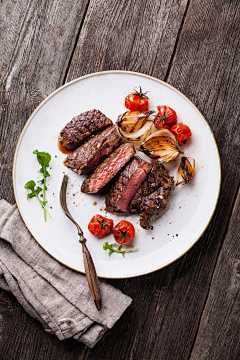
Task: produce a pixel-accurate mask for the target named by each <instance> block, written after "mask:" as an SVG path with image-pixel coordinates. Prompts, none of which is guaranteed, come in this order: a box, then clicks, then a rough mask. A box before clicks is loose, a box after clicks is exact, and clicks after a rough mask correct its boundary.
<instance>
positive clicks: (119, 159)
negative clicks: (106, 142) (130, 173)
mask: <svg viewBox="0 0 240 360" xmlns="http://www.w3.org/2000/svg"><path fill="white" fill-rule="evenodd" d="M134 154H135V149H134V145H133V144H132V143H127V144H123V145H121V146H119V147H118V148H117V149H115V150H114V151H113V152H112V153H111V155H109V156H108V157H107V158H106V159H105V160H104V161H103V162H102V163H101V164H100V165H98V167H97V168H96V169H95V171H94V172H93V173H92V174H91V175H90V176H89V177H88V178H87V179H85V180H84V182H83V184H82V188H81V190H82V192H84V193H93V194H95V193H97V192H98V191H99V190H100V189H101V188H103V187H104V186H105V185H106V184H107V183H108V182H109V181H110V180H111V179H112V178H113V177H114V176H115V175H116V174H117V173H118V172H119V170H120V169H121V168H122V167H123V166H124V165H125V164H126V163H127V162H128V161H129V160H130V159H131V157H132V156H133V155H134Z"/></svg>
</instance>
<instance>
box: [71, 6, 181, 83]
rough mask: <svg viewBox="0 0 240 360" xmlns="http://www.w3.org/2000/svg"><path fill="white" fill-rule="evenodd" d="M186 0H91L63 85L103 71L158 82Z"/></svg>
mask: <svg viewBox="0 0 240 360" xmlns="http://www.w3.org/2000/svg"><path fill="white" fill-rule="evenodd" d="M187 2H188V1H187V0H183V1H178V0H170V1H169V0H162V1H156V0H150V1H145V0H131V1H122V2H121V3H120V2H119V1H118V0H105V1H103V0H100V1H99V0H92V1H90V6H89V10H88V13H87V16H86V21H85V23H84V26H83V28H82V31H81V35H80V38H79V41H78V44H77V47H76V50H75V52H74V55H73V59H72V62H71V66H70V69H69V72H68V76H67V81H69V80H72V79H74V78H76V77H79V76H81V75H85V74H88V73H92V72H96V71H102V70H116V69H121V70H125V69H126V70H133V71H138V72H142V73H147V74H149V75H151V74H153V73H154V75H155V76H157V77H159V78H161V79H163V78H164V77H165V75H166V73H167V69H168V64H169V62H170V59H171V55H172V52H173V49H174V45H175V42H176V39H177V35H178V31H179V29H180V27H181V22H182V19H183V16H184V12H185V10H186V7H187Z"/></svg>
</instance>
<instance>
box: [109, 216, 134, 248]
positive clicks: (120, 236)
mask: <svg viewBox="0 0 240 360" xmlns="http://www.w3.org/2000/svg"><path fill="white" fill-rule="evenodd" d="M134 234H135V229H134V226H133V224H131V223H130V222H129V221H127V220H122V221H120V222H119V223H118V224H117V225H116V226H114V228H113V236H114V238H115V241H116V242H118V243H119V244H122V245H124V244H127V243H128V242H129V241H131V240H132V239H133V237H134Z"/></svg>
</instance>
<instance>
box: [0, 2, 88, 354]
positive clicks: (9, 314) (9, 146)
mask: <svg viewBox="0 0 240 360" xmlns="http://www.w3.org/2000/svg"><path fill="white" fill-rule="evenodd" d="M87 5H88V0H82V1H81V2H80V1H77V0H74V1H71V2H66V1H61V0H60V1H59V0H58V1H55V0H54V1H51V2H49V1H39V0H33V1H27V0H19V1H14V0H9V1H4V2H1V4H0V44H1V46H0V198H5V199H6V200H8V201H10V202H11V203H13V202H14V196H13V192H12V179H11V169H12V159H13V152H14V148H15V146H16V142H17V139H18V137H19V135H20V132H21V130H22V127H23V125H24V124H25V122H26V120H27V119H28V117H29V116H30V114H31V113H32V111H33V110H34V109H35V108H36V106H37V105H38V104H39V103H40V102H41V101H42V100H43V99H44V98H45V97H46V96H47V95H48V94H49V93H51V92H52V91H53V90H55V89H56V88H57V87H59V86H60V85H62V83H63V80H64V77H65V73H66V70H67V68H68V65H69V61H70V59H71V55H72V51H73V49H74V46H75V42H76V38H77V36H78V33H79V31H80V28H81V24H82V19H83V17H84V15H85V11H86V9H87ZM39 136H41V129H39ZM0 318H1V319H0V359H1V360H15V359H16V360H19V359H21V360H24V359H28V360H29V359H34V360H35V359H38V360H43V359H44V360H46V359H68V360H69V359H76V357H77V358H78V359H79V358H80V357H81V354H82V355H83V354H84V351H85V346H83V345H82V344H79V343H77V342H76V341H73V340H67V341H64V342H61V343H60V342H59V340H58V339H57V338H55V337H53V336H50V335H48V334H47V333H46V332H45V331H44V330H43V328H42V326H41V325H40V324H39V323H38V322H37V321H36V320H34V319H32V318H30V316H29V315H27V314H26V313H25V311H24V310H23V309H22V307H21V306H20V305H19V304H18V302H17V301H16V300H15V299H14V297H13V296H12V295H10V294H8V293H7V292H5V291H1V292H0Z"/></svg>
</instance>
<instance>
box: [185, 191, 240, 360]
mask: <svg viewBox="0 0 240 360" xmlns="http://www.w3.org/2000/svg"><path fill="white" fill-rule="evenodd" d="M239 239H240V195H238V199H237V201H236V205H235V209H234V212H233V215H232V218H231V223H230V227H229V231H228V233H227V237H226V240H225V242H224V245H223V248H222V250H221V254H220V257H219V259H218V262H217V266H216V270H215V272H214V277H213V280H212V284H211V288H210V292H209V296H208V300H207V303H206V307H205V309H204V312H203V316H202V319H201V323H200V327H199V331H198V335H197V339H196V343H195V346H194V348H193V351H192V355H191V360H207V359H211V360H227V359H239V354H240V343H239V334H240V321H239V313H240V248H239Z"/></svg>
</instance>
